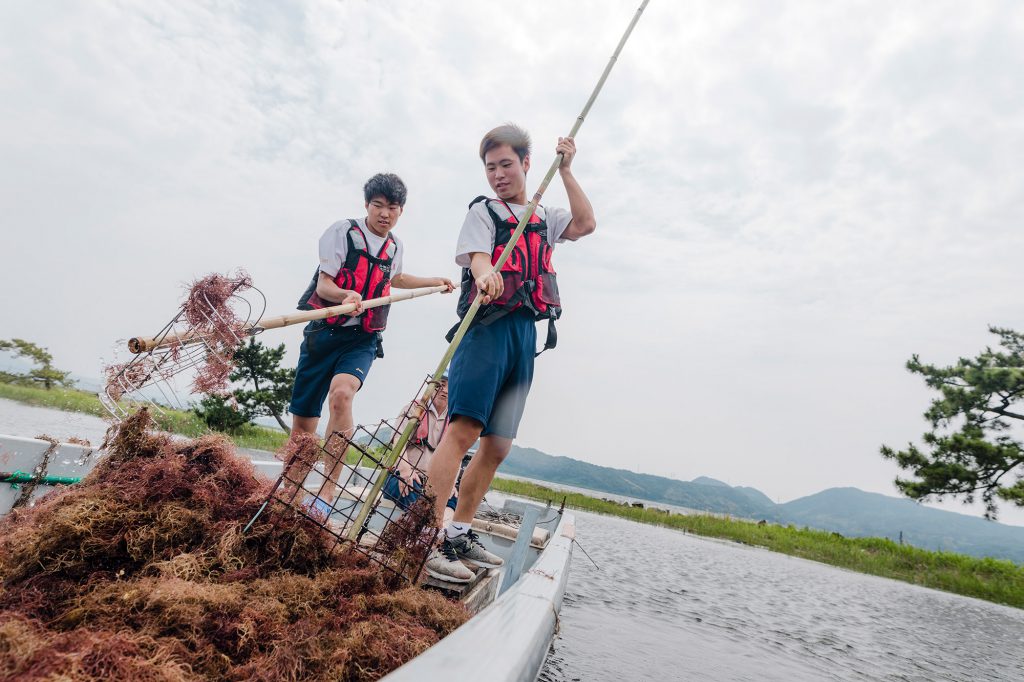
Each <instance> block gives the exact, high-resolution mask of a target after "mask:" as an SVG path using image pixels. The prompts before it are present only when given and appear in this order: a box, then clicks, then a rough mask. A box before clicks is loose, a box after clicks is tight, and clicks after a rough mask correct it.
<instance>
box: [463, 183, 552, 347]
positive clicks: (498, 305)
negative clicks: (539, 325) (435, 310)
mask: <svg viewBox="0 0 1024 682" xmlns="http://www.w3.org/2000/svg"><path fill="white" fill-rule="evenodd" d="M481 201H484V202H486V203H485V206H486V207H487V213H488V214H490V216H491V220H492V221H493V222H494V249H493V250H492V252H491V264H492V265H494V264H495V263H497V262H498V258H500V257H501V254H502V253H503V252H504V251H505V246H506V245H507V244H508V240H509V239H511V238H512V233H513V232H515V229H516V227H517V226H518V225H519V218H517V217H516V215H515V213H514V212H513V211H512V209H511V207H509V205H508V204H507V203H505V202H504V201H502V200H500V199H488V198H487V197H482V196H481V197H477V198H476V199H474V200H473V201H472V202H471V203H470V204H469V207H470V208H471V209H472V207H473V205H474V204H477V203H478V202H481ZM513 248H514V249H515V250H514V251H513V252H512V254H511V255H510V256H509V258H508V260H506V261H505V264H504V265H503V266H501V277H502V279H503V280H504V283H505V288H504V291H502V293H501V296H499V297H498V298H497V299H495V300H494V301H491V302H490V303H489V304H487V305H485V306H483V307H481V309H480V312H479V313H478V314H477V319H479V320H480V323H481V324H488V323H490V322H493V321H494V320H496V319H498V318H500V317H502V316H503V315H506V314H508V313H510V312H513V311H516V310H520V309H524V308H525V309H526V310H528V311H529V312H530V313H532V314H533V316H534V319H537V320H543V319H547V320H548V321H549V323H548V339H547V341H546V343H545V344H544V350H547V349H548V348H554V346H555V342H556V334H555V327H554V320H557V319H558V318H559V317H560V316H561V314H562V303H561V300H560V299H559V297H558V281H557V279H556V277H555V270H554V268H553V267H552V266H551V253H552V248H551V243H550V242H549V241H548V226H547V223H546V222H545V221H544V220H542V219H541V218H540V216H538V215H537V214H536V213H534V214H533V215H532V216H531V217H530V222H529V223H527V225H526V228H525V229H524V230H523V234H522V235H521V236H520V237H519V241H518V242H516V244H515V246H514V247H513ZM477 293H478V292H477V288H476V278H475V277H473V273H472V271H471V270H470V269H469V268H463V269H462V289H461V292H460V294H459V304H458V308H457V312H458V315H459V317H460V318H462V317H465V315H466V312H467V311H468V310H469V306H470V304H471V303H472V302H473V299H475V298H476V296H477ZM541 352H543V351H541ZM538 355H539V353H538Z"/></svg>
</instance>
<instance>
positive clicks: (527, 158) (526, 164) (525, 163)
mask: <svg viewBox="0 0 1024 682" xmlns="http://www.w3.org/2000/svg"><path fill="white" fill-rule="evenodd" d="M528 170H530V155H529V154H527V155H526V156H524V157H523V172H524V173H525V172H526V171H528Z"/></svg>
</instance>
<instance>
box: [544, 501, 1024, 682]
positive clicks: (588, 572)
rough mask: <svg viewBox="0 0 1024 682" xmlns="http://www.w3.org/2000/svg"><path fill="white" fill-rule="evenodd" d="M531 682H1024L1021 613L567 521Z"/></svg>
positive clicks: (615, 525) (607, 520)
mask: <svg viewBox="0 0 1024 682" xmlns="http://www.w3.org/2000/svg"><path fill="white" fill-rule="evenodd" d="M577 533H578V537H580V539H581V540H582V541H583V542H584V543H585V544H586V547H587V551H588V552H589V553H590V554H591V556H593V558H594V560H595V561H597V563H598V565H599V566H601V570H597V569H595V568H594V566H593V565H592V564H591V563H590V561H589V560H587V559H586V558H585V557H582V555H578V556H576V557H574V559H573V566H572V573H571V574H570V578H569V587H568V589H567V591H566V598H565V602H564V604H563V607H562V614H561V631H560V635H559V637H558V638H557V639H556V641H555V644H554V646H553V652H552V654H551V656H549V658H548V661H547V663H546V664H545V667H544V671H543V674H542V675H541V677H540V679H541V680H544V681H545V682H572V681H574V680H648V679H650V680H730V681H732V680H751V681H755V680H756V681H758V682H760V681H763V680H893V681H897V680H900V681H906V682H919V681H925V680H927V681H929V682H930V681H932V680H956V681H961V680H963V681H966V680H985V681H986V682H988V681H992V682H998V681H1001V680H1007V681H1009V680H1017V681H1019V680H1021V679H1024V662H1022V658H1021V655H1020V652H1021V651H1022V644H1024V611H1020V610H1017V609H1012V608H1009V607H1005V606H999V605H996V604H990V603H987V602H983V601H979V600H976V599H971V598H968V597H960V596H958V595H952V594H947V593H945V592H938V591H936V590H929V589H925V588H921V587H917V586H915V585H909V584H906V583H901V582H897V581H893V580H887V579H884V578H878V577H875V576H868V575H862V574H859V573H854V572H851V571H846V570H842V569H837V568H834V567H831V566H825V565H823V564H818V563H815V562H812V561H805V560H803V559H797V558H794V557H788V556H784V555H781V554H776V553H773V552H769V551H766V550H761V549H757V548H752V547H745V546H742V545H736V544H733V543H724V542H718V541H711V540H706V539H702V538H698V537H694V536H692V535H688V534H684V533H681V532H678V531H673V530H670V529H667V528H658V527H654V526H643V525H639V524H634V523H631V522H628V521H625V520H623V519H616V518H611V517H604V516H599V515H595V514H587V513H582V512H577Z"/></svg>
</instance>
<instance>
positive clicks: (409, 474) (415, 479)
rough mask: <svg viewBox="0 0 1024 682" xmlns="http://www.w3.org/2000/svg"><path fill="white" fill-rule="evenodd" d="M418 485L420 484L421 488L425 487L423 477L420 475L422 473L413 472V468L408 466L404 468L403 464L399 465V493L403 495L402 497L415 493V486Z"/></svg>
mask: <svg viewBox="0 0 1024 682" xmlns="http://www.w3.org/2000/svg"><path fill="white" fill-rule="evenodd" d="M417 483H419V484H420V485H421V486H422V485H423V477H422V476H421V475H420V472H418V471H413V470H412V467H410V466H409V465H408V464H406V466H404V467H403V466H402V465H401V464H399V465H398V492H400V493H401V494H402V497H405V496H406V495H408V494H409V493H410V492H413V491H415V490H416V488H415V484H417Z"/></svg>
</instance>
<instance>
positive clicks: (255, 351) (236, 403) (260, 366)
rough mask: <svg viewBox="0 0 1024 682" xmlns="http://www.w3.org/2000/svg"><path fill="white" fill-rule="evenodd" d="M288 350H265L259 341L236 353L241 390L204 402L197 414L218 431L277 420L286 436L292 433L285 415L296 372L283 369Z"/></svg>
mask: <svg viewBox="0 0 1024 682" xmlns="http://www.w3.org/2000/svg"><path fill="white" fill-rule="evenodd" d="M284 352H285V346H284V344H283V343H282V344H281V345H280V346H278V347H277V348H269V347H267V346H264V345H263V344H262V343H260V342H259V341H256V340H255V339H249V343H247V344H243V345H241V346H239V347H238V350H236V351H235V355H234V361H235V368H234V369H233V370H232V371H231V374H230V375H229V378H230V379H231V381H234V382H240V383H241V386H240V387H239V388H236V389H235V390H234V391H232V392H231V394H230V396H219V395H210V396H206V397H205V398H203V400H202V401H201V402H200V403H199V406H198V407H196V408H195V412H196V413H197V414H198V415H199V416H200V417H202V419H203V420H204V421H205V422H206V424H207V425H208V426H209V427H210V428H213V429H217V430H218V431H232V430H234V429H237V428H238V427H240V426H243V425H244V424H248V423H249V422H251V421H252V420H253V419H255V418H256V417H273V418H274V419H275V420H277V423H278V424H279V425H280V427H281V428H282V429H284V430H285V432H286V433H290V431H291V430H290V429H289V428H288V425H287V424H286V423H285V421H284V419H283V418H282V415H283V414H284V413H285V410H286V409H287V407H288V402H289V401H290V400H291V397H292V384H293V383H294V382H295V370H294V369H282V368H281V360H282V359H284Z"/></svg>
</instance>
